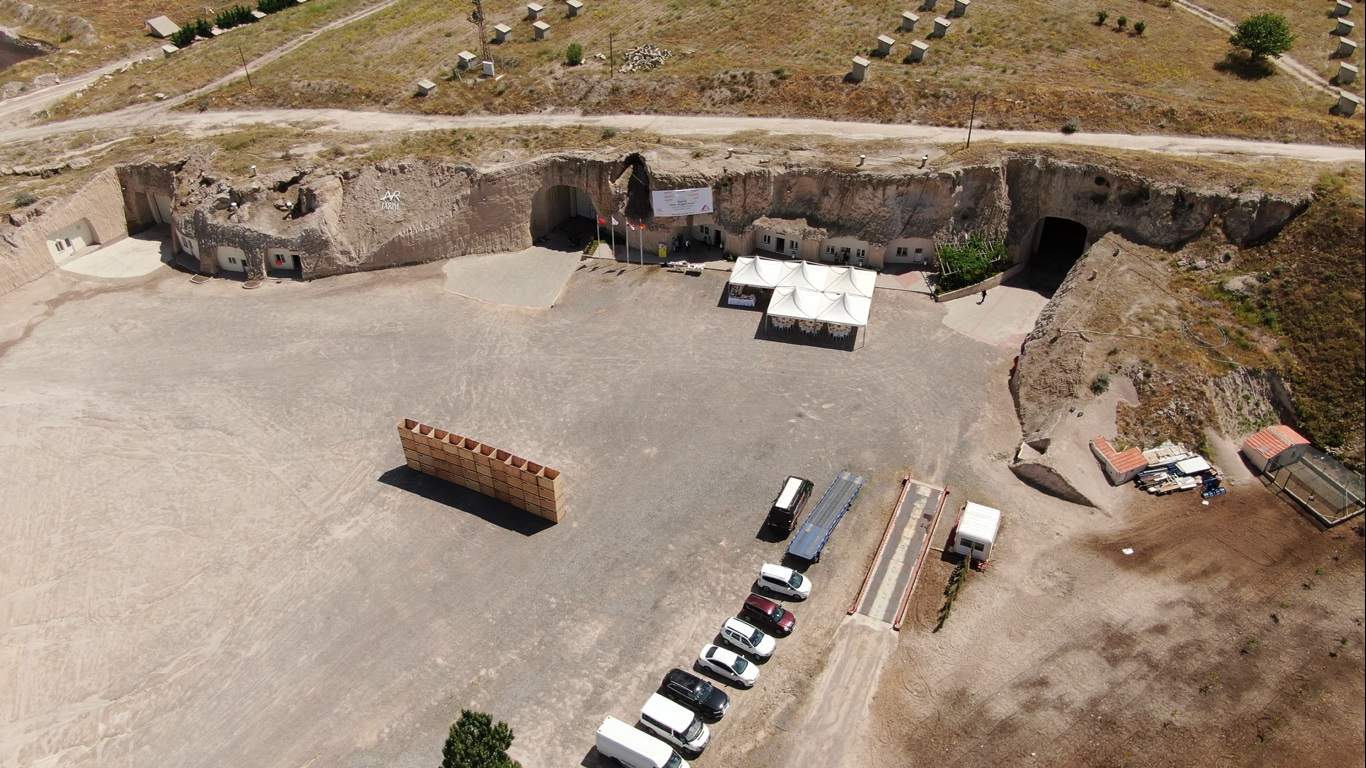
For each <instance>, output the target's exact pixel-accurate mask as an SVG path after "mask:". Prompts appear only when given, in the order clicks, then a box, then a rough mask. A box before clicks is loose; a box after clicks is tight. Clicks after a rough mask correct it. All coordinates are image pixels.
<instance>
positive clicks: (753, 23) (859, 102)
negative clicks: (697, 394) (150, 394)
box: [57, 0, 1363, 143]
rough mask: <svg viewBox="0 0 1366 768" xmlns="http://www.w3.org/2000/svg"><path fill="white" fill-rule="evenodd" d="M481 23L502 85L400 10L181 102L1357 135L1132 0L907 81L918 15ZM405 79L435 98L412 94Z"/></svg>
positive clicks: (461, 40)
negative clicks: (505, 31)
mask: <svg viewBox="0 0 1366 768" xmlns="http://www.w3.org/2000/svg"><path fill="white" fill-rule="evenodd" d="M363 5H367V3H364V2H362V1H361V0H331V1H330V2H329V0H315V2H313V3H310V4H309V6H308V7H307V8H306V9H303V8H301V9H296V10H293V11H290V12H289V14H288V15H290V16H293V17H294V18H293V19H291V20H290V21H289V22H288V23H287V24H283V23H281V22H283V20H280V21H279V22H277V20H275V19H272V20H270V21H268V22H266V23H263V24H258V25H255V26H254V27H253V28H250V29H246V30H244V31H241V32H234V33H233V35H234V36H236V37H235V39H236V41H237V42H240V43H241V44H242V46H243V49H244V51H245V53H246V56H247V57H248V58H249V59H250V58H252V57H253V56H255V55H258V54H261V53H264V52H266V51H268V50H270V49H271V48H272V47H273V46H275V45H278V44H281V43H282V42H284V41H285V40H287V39H289V38H290V36H291V35H294V34H298V33H299V32H301V31H302V30H303V29H304V28H305V27H308V26H310V25H311V26H313V27H316V26H320V25H321V24H323V23H325V21H324V18H327V19H335V18H337V17H340V16H342V15H344V14H345V12H346V11H347V10H348V9H350V8H354V7H360V6H363ZM486 7H487V11H488V16H489V25H490V27H491V26H492V25H493V24H494V23H498V22H503V23H507V24H509V25H511V26H512V27H513V33H512V40H511V42H509V43H507V44H505V45H501V46H493V50H494V56H495V58H496V60H497V61H498V64H499V70H500V72H501V73H502V74H503V75H504V77H503V78H502V79H500V80H498V81H497V82H478V81H475V80H474V79H472V78H465V79H463V80H461V79H458V78H454V77H453V76H452V67H453V65H454V63H455V61H456V53H457V52H459V51H460V50H462V49H469V50H472V51H478V49H479V46H478V41H477V40H476V35H475V32H474V29H473V27H472V26H471V25H470V24H469V23H468V22H467V21H466V19H465V18H464V14H463V12H461V11H460V10H459V6H458V5H457V4H454V3H451V2H450V1H449V0H404V2H401V3H398V4H396V5H394V6H392V7H389V8H386V9H384V10H382V11H380V12H378V13H375V14H374V15H372V16H370V17H367V18H365V19H363V20H360V21H357V22H355V23H353V24H350V25H348V26H346V27H344V28H341V29H337V30H333V31H329V32H327V33H325V34H323V35H320V36H319V37H318V38H316V39H314V40H312V41H310V42H308V43H306V44H304V45H302V46H300V47H299V48H298V49H296V50H294V51H293V52H291V53H289V54H287V55H285V56H283V57H281V58H279V59H278V60H276V61H274V62H271V63H270V64H268V65H265V66H263V67H261V68H259V69H256V70H255V71H253V73H252V83H251V84H250V85H249V84H248V83H246V82H245V81H237V82H234V83H232V84H231V85H229V86H226V87H224V88H221V89H218V90H216V91H214V92H212V93H208V94H205V95H203V96H201V97H198V98H197V99H195V101H194V106H195V107H199V106H203V107H208V108H226V107H264V106H285V107H303V106H307V107H365V108H379V109H387V110H395V111H425V112H441V113H466V112H484V113H511V112H527V111H536V110H540V109H545V108H547V107H556V108H564V109H573V108H577V109H582V110H585V111H590V112H600V113H606V112H658V113H670V112H690V113H714V114H736V113H739V114H752V115H770V116H772V115H793V116H808V117H810V116H819V117H831V118H846V119H860V120H885V121H903V122H904V121H917V122H923V123H959V124H961V123H962V122H964V121H966V119H967V114H968V110H969V107H970V103H971V98H972V95H973V94H974V93H980V94H981V99H980V102H979V108H978V116H979V120H980V121H981V122H982V124H984V125H987V126H990V127H1011V128H1033V129H1044V130H1056V129H1059V128H1060V127H1061V126H1062V125H1063V124H1064V123H1066V122H1068V121H1069V120H1073V119H1075V120H1077V121H1078V122H1079V124H1080V127H1081V128H1082V129H1083V130H1104V131H1117V132H1142V131H1154V132H1171V133H1189V134H1222V135H1231V136H1246V137H1258V138H1274V139H1279V140H1285V141H1317V142H1349V143H1359V142H1361V140H1362V136H1363V124H1362V121H1361V119H1359V118H1357V119H1353V120H1347V119H1341V118H1337V117H1334V116H1332V115H1330V114H1328V111H1327V110H1328V107H1329V106H1330V103H1331V99H1330V98H1329V97H1327V96H1326V95H1325V94H1323V93H1322V92H1319V91H1316V90H1314V89H1311V88H1309V87H1308V86H1305V85H1304V84H1302V83H1300V82H1298V81H1296V80H1294V79H1293V78H1291V77H1289V76H1286V75H1280V74H1278V75H1275V76H1272V77H1269V78H1264V79H1260V80H1247V79H1242V78H1239V77H1238V76H1236V75H1234V74H1231V73H1228V72H1224V71H1221V70H1220V69H1219V68H1218V65H1219V63H1220V62H1221V61H1222V59H1223V56H1224V54H1225V52H1226V50H1227V42H1226V38H1227V35H1226V34H1225V33H1224V32H1222V31H1220V30H1218V29H1216V28H1214V27H1212V26H1210V25H1207V24H1204V23H1201V22H1199V21H1198V20H1197V19H1195V18H1194V17H1192V16H1191V15H1190V14H1188V13H1186V12H1184V11H1181V10H1179V9H1175V8H1161V7H1159V6H1157V5H1153V4H1149V3H1144V2H1140V1H1139V0H1114V2H1109V3H1107V7H1108V8H1109V10H1110V13H1111V18H1112V22H1111V24H1110V25H1109V26H1107V27H1100V26H1097V25H1096V24H1095V23H1094V21H1095V10H1096V5H1095V3H1093V2H1089V1H1087V0H1057V1H1056V2H1047V1H1046V0H1011V2H1004V0H980V2H978V3H976V4H975V5H974V6H973V9H972V11H971V13H970V14H969V15H968V16H967V17H966V18H962V19H957V20H955V22H954V26H953V28H952V29H951V31H950V33H949V34H948V36H947V37H946V38H945V39H942V40H934V41H932V42H931V47H930V53H929V58H928V60H927V61H926V62H925V63H923V64H919V65H912V64H906V63H903V61H902V57H903V56H904V55H905V53H906V51H907V50H908V48H909V43H910V41H911V40H913V39H917V38H921V37H924V36H925V34H926V33H927V32H928V26H929V23H930V17H931V16H932V15H933V14H932V13H931V12H925V13H923V14H922V19H921V27H922V29H920V30H918V31H917V32H915V33H900V32H897V31H896V27H897V24H898V21H899V16H900V13H901V11H902V10H903V9H904V8H905V7H906V5H905V4H903V3H899V2H889V1H888V0H849V1H848V2H839V3H827V4H820V5H818V6H812V7H805V8H794V7H792V6H791V5H789V4H782V3H777V2H772V0H760V1H758V2H751V3H727V2H720V1H719V0H648V1H647V2H626V0H600V1H599V2H594V3H592V4H590V5H589V7H588V9H587V10H586V11H585V14H584V16H583V17H581V18H578V19H573V20H570V19H568V18H566V17H565V6H564V5H563V4H562V3H560V2H554V3H549V4H548V8H547V11H546V17H547V18H548V21H549V23H550V24H551V27H552V30H551V39H550V40H548V41H544V42H535V41H533V40H532V34H531V27H530V24H529V22H527V21H526V19H525V10H524V4H523V3H522V2H520V0H492V1H491V2H489V3H487V4H486ZM1119 15H1126V16H1128V18H1129V19H1130V20H1132V21H1139V20H1142V21H1144V22H1146V24H1147V29H1146V32H1145V34H1144V35H1142V36H1138V35H1134V34H1132V33H1128V32H1120V31H1117V30H1116V29H1114V24H1113V19H1114V18H1116V17H1118V16H1119ZM310 17H311V18H310ZM286 26H287V27H288V28H281V27H286ZM884 33H886V34H891V35H893V36H894V37H897V38H898V42H897V45H896V47H895V49H894V55H893V56H892V57H890V58H889V59H887V60H883V61H876V62H875V63H874V65H873V69H872V76H871V79H870V80H869V81H868V82H866V83H864V84H862V85H857V86H856V85H850V84H847V83H844V82H842V78H843V76H844V74H845V73H846V72H847V71H848V69H849V60H850V58H851V57H852V56H853V55H854V54H859V53H862V54H867V53H868V52H869V50H870V48H871V47H872V46H873V44H874V40H875V38H876V37H877V35H879V34H884ZM609 40H610V43H609ZM571 42H577V43H579V44H581V45H582V46H583V48H584V51H585V62H584V64H582V65H580V66H578V67H570V66H567V65H566V64H565V63H564V58H565V48H566V46H567V45H568V44H569V43H571ZM643 43H654V44H657V45H661V46H663V47H666V48H668V49H670V50H672V51H673V54H674V55H673V56H672V57H671V58H670V59H669V60H668V61H667V62H666V63H665V65H664V66H663V67H661V68H659V69H657V70H654V71H651V72H643V73H631V74H621V73H618V74H616V75H615V76H612V77H609V74H610V68H609V67H608V65H607V63H606V61H604V60H601V59H599V58H597V57H598V56H599V55H601V56H602V57H604V58H605V57H606V56H607V55H608V53H609V50H612V51H614V52H615V53H616V55H617V56H620V55H621V53H622V52H623V51H624V50H626V49H629V48H632V47H634V46H637V45H640V44H643ZM228 54H231V55H228ZM235 56H236V51H235V50H233V49H230V48H229V46H226V45H223V44H222V41H221V40H220V41H218V44H217V45H213V44H210V45H206V46H203V50H194V49H192V50H190V51H187V52H185V53H183V54H181V55H178V56H177V57H174V58H173V59H171V60H168V61H164V62H162V61H158V62H156V63H155V64H148V65H143V66H140V67H138V68H136V69H135V70H134V71H132V72H129V73H126V74H123V75H120V76H117V77H115V78H113V79H112V80H110V81H108V82H105V83H102V84H100V85H99V86H97V87H95V88H92V89H91V90H90V91H89V92H87V93H86V94H85V95H83V96H82V97H81V98H80V99H79V100H76V99H73V100H70V101H68V102H66V103H65V104H63V105H61V107H60V108H59V109H58V110H57V114H58V115H59V116H67V115H73V114H88V113H92V112H99V111H104V110H108V109H112V108H116V107H118V106H122V105H124V104H127V103H129V102H130V101H136V100H138V99H139V98H142V99H146V98H150V95H151V93H153V92H157V91H159V92H162V93H166V94H170V95H174V94H176V93H184V92H186V91H189V90H192V89H193V87H197V86H201V85H204V84H206V83H208V82H211V81H212V80H213V79H214V78H215V77H216V76H220V75H222V74H223V73H225V72H227V71H230V70H231V68H232V67H233V66H234V61H233V59H234V58H235ZM419 78H430V79H432V80H434V81H436V82H438V83H439V84H440V87H439V88H438V90H437V92H436V93H435V94H433V95H432V96H430V97H428V98H425V99H421V98H417V97H416V96H415V95H414V82H415V81H416V80H418V79H419Z"/></svg>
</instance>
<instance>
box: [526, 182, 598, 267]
mask: <svg viewBox="0 0 1366 768" xmlns="http://www.w3.org/2000/svg"><path fill="white" fill-rule="evenodd" d="M597 215H598V213H597V209H596V208H594V206H593V196H592V195H590V194H588V191H587V190H584V189H580V188H579V187H571V186H569V185H566V184H556V185H554V186H549V187H542V188H541V189H540V190H539V191H537V192H536V195H535V197H533V198H532V200H531V240H532V242H533V243H535V244H536V245H540V246H544V247H546V248H554V249H556V250H561V251H575V250H582V249H583V248H584V247H585V246H587V245H588V243H589V241H591V240H592V239H593V232H594V229H593V227H594V224H595V222H596V219H597Z"/></svg>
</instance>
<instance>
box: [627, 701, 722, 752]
mask: <svg viewBox="0 0 1366 768" xmlns="http://www.w3.org/2000/svg"><path fill="white" fill-rule="evenodd" d="M640 724H641V725H643V726H645V727H646V728H647V729H649V730H651V731H654V732H655V733H657V734H659V737H660V738H661V739H664V740H665V741H667V742H669V743H671V744H673V745H674V746H676V747H678V748H679V749H681V750H683V751H684V752H688V753H690V754H692V755H699V754H701V753H702V750H704V749H706V748H707V742H708V741H710V740H711V731H710V730H708V729H707V725H706V723H703V722H702V719H701V718H699V717H698V716H697V715H695V714H693V713H692V711H691V710H689V709H688V708H687V707H684V706H683V705H682V704H679V703H678V702H675V701H669V700H668V699H666V698H664V697H663V696H660V695H659V694H657V693H652V694H650V698H649V699H648V700H647V701H646V702H645V706H643V707H641V708H640Z"/></svg>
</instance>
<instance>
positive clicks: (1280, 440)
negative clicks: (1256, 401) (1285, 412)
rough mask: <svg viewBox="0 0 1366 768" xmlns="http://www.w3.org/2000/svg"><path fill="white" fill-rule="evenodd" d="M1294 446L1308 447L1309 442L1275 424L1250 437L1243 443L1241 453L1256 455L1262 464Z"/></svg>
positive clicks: (1290, 430)
mask: <svg viewBox="0 0 1366 768" xmlns="http://www.w3.org/2000/svg"><path fill="white" fill-rule="evenodd" d="M1295 445H1309V441H1308V440H1306V439H1305V437H1304V435H1301V434H1300V433H1299V432H1296V431H1295V430H1293V429H1291V428H1290V427H1287V426H1286V425H1284V424H1276V425H1273V426H1270V427H1267V428H1266V429H1263V430H1261V431H1260V432H1255V433H1253V435H1252V436H1251V437H1249V438H1248V439H1246V440H1244V441H1243V453H1245V454H1248V455H1249V456H1251V455H1252V454H1254V453H1255V454H1257V455H1258V456H1260V457H1261V458H1262V460H1263V462H1266V461H1271V460H1272V459H1274V458H1276V457H1277V456H1279V455H1280V454H1281V452H1282V451H1285V450H1286V449H1288V448H1290V447H1291V446H1295Z"/></svg>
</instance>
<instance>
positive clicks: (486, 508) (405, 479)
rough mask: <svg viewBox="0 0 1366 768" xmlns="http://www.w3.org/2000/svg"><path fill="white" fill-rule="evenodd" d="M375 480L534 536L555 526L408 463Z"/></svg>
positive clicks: (497, 524) (510, 529)
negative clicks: (421, 470)
mask: <svg viewBox="0 0 1366 768" xmlns="http://www.w3.org/2000/svg"><path fill="white" fill-rule="evenodd" d="M378 479H379V481H380V482H381V483H384V484H385V485H388V486H392V487H394V488H398V489H399V490H402V491H407V492H408V493H412V494H416V495H418V496H421V497H422V498H424V499H427V500H429V501H435V502H436V503H438V504H444V505H445V506H448V507H451V508H453V509H458V510H460V511H461V512H466V513H468V514H471V515H473V516H475V517H477V518H479V519H481V520H484V521H486V522H489V523H493V524H494V525H496V526H498V527H499V528H505V529H507V530H509V531H513V532H514V533H520V534H522V535H523V536H534V535H536V534H538V533H540V532H541V531H544V530H545V529H547V528H549V527H551V526H553V525H554V523H552V522H550V521H549V520H543V519H541V518H539V517H536V516H535V515H533V514H531V513H530V512H523V511H522V510H520V509H517V508H516V507H513V506H512V505H510V504H505V503H503V502H501V501H498V500H497V499H492V498H489V497H488V496H485V495H484V494H482V493H476V492H475V491H471V490H470V489H468V488H462V487H461V486H458V485H455V484H454V483H448V482H446V481H445V480H440V479H438V478H435V477H431V476H430V475H424V474H422V473H421V472H418V471H417V470H414V469H411V468H409V467H408V465H407V464H403V465H400V466H397V467H394V468H393V469H391V470H389V471H387V472H385V473H384V474H382V475H380V476H379V478H378Z"/></svg>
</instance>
